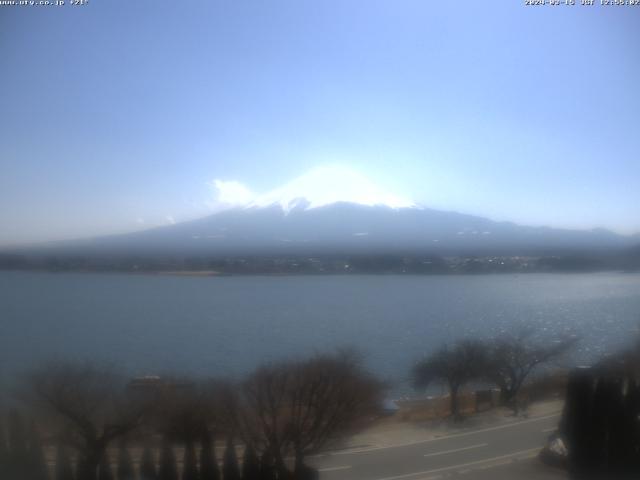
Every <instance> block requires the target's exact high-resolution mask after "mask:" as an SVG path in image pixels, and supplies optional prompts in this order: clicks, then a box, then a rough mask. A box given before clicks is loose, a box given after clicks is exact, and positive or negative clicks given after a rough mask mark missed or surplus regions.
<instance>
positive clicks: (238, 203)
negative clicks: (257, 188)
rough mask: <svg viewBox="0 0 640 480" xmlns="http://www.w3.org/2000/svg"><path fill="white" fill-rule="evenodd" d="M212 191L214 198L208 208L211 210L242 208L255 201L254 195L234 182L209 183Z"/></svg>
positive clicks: (219, 181)
mask: <svg viewBox="0 0 640 480" xmlns="http://www.w3.org/2000/svg"><path fill="white" fill-rule="evenodd" d="M209 186H210V187H211V188H213V189H214V191H215V197H214V200H213V202H210V204H209V206H210V207H211V208H213V209H220V208H229V207H242V206H245V205H248V204H249V203H251V202H252V201H253V200H254V199H255V197H256V196H255V194H254V193H253V192H252V191H251V190H249V188H247V187H246V186H245V185H243V184H242V183H240V182H236V181H235V180H230V181H225V180H219V179H216V180H214V181H213V182H209Z"/></svg>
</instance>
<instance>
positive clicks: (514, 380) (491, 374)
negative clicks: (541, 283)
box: [486, 329, 577, 413]
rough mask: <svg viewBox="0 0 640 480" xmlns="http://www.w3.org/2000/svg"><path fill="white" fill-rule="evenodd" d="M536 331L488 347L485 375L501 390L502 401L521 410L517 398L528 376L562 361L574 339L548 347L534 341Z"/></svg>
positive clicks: (506, 337) (501, 339)
mask: <svg viewBox="0 0 640 480" xmlns="http://www.w3.org/2000/svg"><path fill="white" fill-rule="evenodd" d="M532 336H533V330H530V329H527V330H525V331H523V332H520V333H519V334H517V335H511V336H501V337H498V338H496V339H495V340H493V341H491V342H490V343H489V345H488V347H487V351H488V356H487V363H486V368H487V369H486V374H487V376H488V379H489V380H491V381H493V382H495V384H496V385H497V386H498V387H499V388H500V400H501V403H502V404H503V405H508V406H510V407H512V408H514V410H515V411H516V413H517V411H518V405H517V401H516V400H517V397H518V393H519V392H520V389H521V387H522V386H523V385H524V383H525V381H526V380H527V378H528V377H529V375H530V374H531V373H532V372H533V371H534V370H535V369H536V368H537V367H539V366H541V365H543V364H545V363H549V362H551V361H552V360H554V359H557V358H559V357H560V356H561V355H563V354H565V353H566V352H567V351H568V350H569V349H571V348H572V347H573V346H574V345H575V343H576V341H577V340H576V339H575V338H570V339H563V340H558V341H554V342H552V343H550V344H548V345H543V344H539V343H535V342H534V341H533V340H532Z"/></svg>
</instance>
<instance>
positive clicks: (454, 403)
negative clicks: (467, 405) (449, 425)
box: [449, 385, 460, 420]
mask: <svg viewBox="0 0 640 480" xmlns="http://www.w3.org/2000/svg"><path fill="white" fill-rule="evenodd" d="M458 390H459V387H458V386H457V385H456V386H454V385H452V386H451V387H450V391H449V394H450V401H451V416H452V417H453V418H454V420H459V419H460V406H459V405H458Z"/></svg>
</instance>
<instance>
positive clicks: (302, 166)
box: [0, 0, 640, 244]
mask: <svg viewBox="0 0 640 480" xmlns="http://www.w3.org/2000/svg"><path fill="white" fill-rule="evenodd" d="M523 3H524V2H520V1H506V0H505V1H492V2H477V1H467V2H464V1H463V2H425V1H422V0H420V1H402V0H394V1H389V0H387V1H377V0H366V1H355V0H352V1H344V0H339V1H301V0H291V1H263V0H260V1H257V0H255V1H237V0H234V1H200V0H194V1H190V2H158V1H149V0H136V1H120V0H109V1H106V0H90V2H89V4H88V5H86V6H83V7H71V6H68V5H67V6H65V7H0V72H1V74H2V75H1V77H0V78H1V86H2V87H1V88H0V112H1V113H2V115H0V225H2V227H1V228H0V244H10V243H19V242H31V241H37V240H48V239H54V238H65V237H76V236H83V235H95V234H101V233H110V232H120V231H128V230H135V229H140V228H146V227H150V226H154V225H158V224H162V223H167V222H171V221H174V220H175V221H180V220H182V219H187V218H193V217H196V216H201V215H206V214H207V213H209V212H210V211H211V208H215V205H214V206H213V207H212V203H215V191H214V189H213V188H212V186H211V182H212V181H213V180H215V179H220V180H224V181H227V182H228V181H235V182H240V183H241V184H243V185H245V186H246V187H247V188H248V189H251V191H253V192H261V193H263V192H267V191H270V190H272V189H274V188H276V187H279V186H280V185H282V184H284V183H286V182H288V181H290V180H292V179H293V178H296V177H298V176H300V175H302V174H304V173H305V172H307V171H309V170H311V169H313V168H314V167H317V166H319V165H325V164H334V165H336V164H338V165H345V166H348V167H349V168H352V169H354V170H357V171H359V172H360V173H362V174H363V175H366V176H367V177H368V178H369V179H370V180H371V181H373V182H374V183H376V184H378V185H379V186H380V187H381V188H384V189H385V190H388V191H390V192H393V193H394V194H397V195H401V196H403V197H406V198H410V199H412V200H414V201H416V202H419V203H421V204H424V205H427V206H431V207H434V208H442V209H451V210H458V211H463V212H468V213H473V214H479V215H483V216H488V217H491V218H494V219H499V220H513V221H516V222H520V223H526V224H533V225H542V224H545V225H552V226H566V227H575V228H591V227H596V226H602V227H607V228H611V229H614V230H616V231H620V232H624V233H630V232H637V231H640V188H639V186H640V157H639V155H638V152H640V148H639V147H640V134H639V133H638V132H639V128H640V123H639V112H640V87H639V83H638V80H639V79H640V55H639V54H638V45H639V44H640V28H638V27H640V8H638V7H635V8H634V7H608V8H607V7H603V6H599V5H596V6H594V7H582V6H579V5H578V6H574V7H569V6H558V7H548V6H547V7H525V6H524V5H523ZM578 3H579V2H578ZM327 188H329V186H328V187H327Z"/></svg>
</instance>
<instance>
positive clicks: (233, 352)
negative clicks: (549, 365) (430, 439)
mask: <svg viewBox="0 0 640 480" xmlns="http://www.w3.org/2000/svg"><path fill="white" fill-rule="evenodd" d="M523 324H525V325H532V326H534V327H536V328H537V330H538V331H539V332H540V334H541V335H554V334H557V333H577V334H578V335H580V336H581V337H582V342H581V347H580V350H579V351H578V352H577V358H576V360H577V361H581V362H587V361H590V360H592V359H593V358H597V357H599V356H601V355H603V354H604V353H605V352H607V351H610V350H612V349H613V348H615V347H617V346H619V345H621V344H622V343H624V342H628V341H630V339H632V338H633V337H635V335H636V334H637V331H638V326H639V325H640V275H638V274H622V273H620V274H618V273H606V274H568V275H564V274H527V275H478V276H463V275H459V276H393V275H389V276H384V275H376V276H374V275H371V276H290V277H260V276H252V277H244V276H237V277H220V278H215V277H206V278H197V277H173V276H154V275H119V274H49V273H29V272H0V375H2V376H4V377H5V378H7V377H10V376H11V375H12V374H13V373H15V372H16V371H17V370H22V369H24V368H26V367H28V366H30V365H33V364H34V362H42V361H45V360H47V359H50V358H60V357H63V358H80V359H82V358H98V359H100V360H107V361H111V362H115V363H116V364H118V365H121V366H122V367H124V368H126V369H127V370H128V371H130V372H131V373H132V374H150V373H156V372H165V371H174V372H175V371H186V372H189V373H192V374H196V375H222V376H229V375H230V376H234V375H240V374H242V373H244V372H247V371H249V370H251V369H252V368H253V367H255V366H256V365H257V364H258V363H260V362H262V361H265V360H273V359H278V358H283V357H287V356H291V355H305V354H310V353H313V352H316V351H323V350H327V349H331V348H334V347H336V346H342V345H352V346H355V347H357V348H359V349H360V350H361V351H362V352H363V353H364V354H365V359H366V362H367V365H368V367H369V368H370V369H371V370H372V371H374V372H377V373H378V374H379V375H381V376H383V377H386V378H388V379H391V380H392V381H394V382H395V383H396V389H397V391H401V390H402V389H403V387H402V385H403V382H404V381H405V380H406V379H407V376H408V371H409V369H410V367H411V365H412V363H413V362H414V361H415V360H416V359H418V358H420V357H421V356H422V355H423V354H425V353H428V352H430V351H432V350H433V349H434V348H436V347H437V346H438V345H440V344H441V343H442V342H451V341H453V340H455V339H457V338H460V337H463V336H479V337H487V336H490V335H493V334H495V333H497V332H500V331H508V330H512V329H515V328H519V326H521V325H523Z"/></svg>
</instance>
